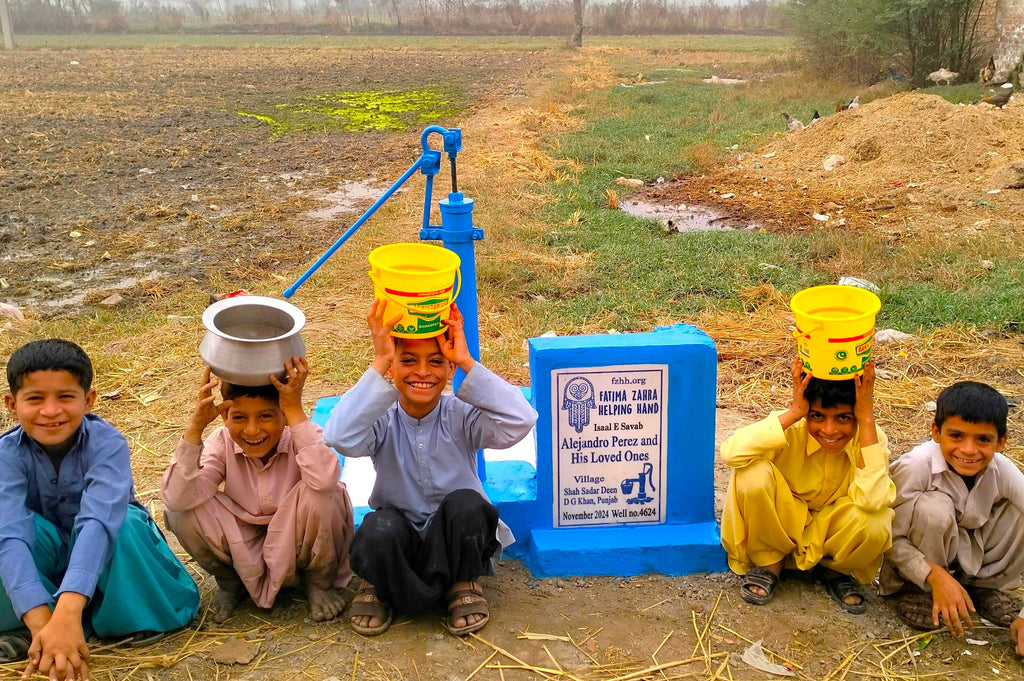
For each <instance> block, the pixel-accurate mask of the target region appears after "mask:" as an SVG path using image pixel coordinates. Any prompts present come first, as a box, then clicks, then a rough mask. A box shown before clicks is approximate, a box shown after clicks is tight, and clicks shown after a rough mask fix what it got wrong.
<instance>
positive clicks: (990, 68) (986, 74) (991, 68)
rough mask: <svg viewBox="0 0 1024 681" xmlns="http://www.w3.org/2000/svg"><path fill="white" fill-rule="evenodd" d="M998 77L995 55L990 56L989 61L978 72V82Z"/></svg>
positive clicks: (986, 81)
mask: <svg viewBox="0 0 1024 681" xmlns="http://www.w3.org/2000/svg"><path fill="white" fill-rule="evenodd" d="M995 77H996V60H995V59H994V58H993V57H989V58H988V63H987V64H985V67H984V68H983V69H981V73H979V74H978V82H980V83H988V82H989V81H991V80H992V79H993V78H995Z"/></svg>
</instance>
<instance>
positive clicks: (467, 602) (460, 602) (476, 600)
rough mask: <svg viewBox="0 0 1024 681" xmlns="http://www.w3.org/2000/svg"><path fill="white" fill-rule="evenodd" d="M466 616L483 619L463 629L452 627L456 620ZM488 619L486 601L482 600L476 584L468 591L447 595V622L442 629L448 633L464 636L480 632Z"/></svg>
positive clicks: (482, 593) (482, 596) (453, 592)
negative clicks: (481, 616)
mask: <svg viewBox="0 0 1024 681" xmlns="http://www.w3.org/2000/svg"><path fill="white" fill-rule="evenodd" d="M467 615H483V618H482V619H480V620H478V621H476V622H473V623H472V624H467V625H466V626H464V627H456V626H454V624H453V623H454V622H455V620H456V619H458V618H459V617H463V618H464V617H466V616H467ZM490 618H491V614H490V610H489V609H488V608H487V599H486V598H484V592H483V591H481V590H480V587H478V586H477V585H476V584H471V585H470V587H469V588H468V589H458V590H456V591H450V592H449V593H448V620H447V621H446V622H445V623H444V628H445V629H447V630H448V631H449V633H452V634H455V635H456V636H465V635H466V634H470V633H472V632H474V631H480V630H481V629H483V628H484V625H485V624H487V621H488V620H489V619H490Z"/></svg>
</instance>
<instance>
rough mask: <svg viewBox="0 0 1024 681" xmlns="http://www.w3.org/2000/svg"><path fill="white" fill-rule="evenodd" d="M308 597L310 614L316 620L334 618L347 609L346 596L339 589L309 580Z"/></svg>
mask: <svg viewBox="0 0 1024 681" xmlns="http://www.w3.org/2000/svg"><path fill="white" fill-rule="evenodd" d="M306 598H308V599H309V616H310V617H312V618H313V621H314V622H326V621H327V620H333V619H334V618H335V617H337V616H338V615H339V614H340V613H341V611H342V610H344V609H345V596H344V594H342V592H340V591H338V590H337V589H332V588H323V587H319V586H316V585H315V584H310V583H308V582H307V583H306Z"/></svg>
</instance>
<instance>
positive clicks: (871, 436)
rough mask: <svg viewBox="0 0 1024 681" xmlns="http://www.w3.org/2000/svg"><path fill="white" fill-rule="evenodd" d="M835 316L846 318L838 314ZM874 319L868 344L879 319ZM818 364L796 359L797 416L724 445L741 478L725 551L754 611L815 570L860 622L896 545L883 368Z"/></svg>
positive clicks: (788, 413)
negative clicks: (791, 571) (880, 395)
mask: <svg viewBox="0 0 1024 681" xmlns="http://www.w3.org/2000/svg"><path fill="white" fill-rule="evenodd" d="M823 288H824V287H823ZM827 288H840V289H847V288H850V287H827ZM858 290H859V289H858ZM840 293H845V292H840ZM865 293H867V292H865ZM799 295H800V294H797V296H799ZM853 295H854V296H856V295H859V294H856V293H855V294H853ZM872 295H873V294H872ZM797 296H794V303H795V302H796V300H797ZM836 298H837V297H836V296H834V295H832V296H830V297H829V298H828V300H830V301H835V300H836ZM876 300H877V298H876ZM840 307H841V306H840ZM794 309H795V305H794ZM875 311H877V308H876V309H875ZM829 315H831V316H842V312H837V311H836V306H835V305H833V306H832V307H829V308H828V310H827V312H826V316H829ZM870 317H871V320H870V322H869V326H868V329H870V331H871V332H872V333H871V334H868V337H867V342H870V336H872V335H873V331H874V329H873V326H874V312H872V313H871V315H870ZM800 321H801V320H800V319H799V318H798V321H797V328H798V330H799V329H800ZM805 326H807V325H805ZM825 326H826V327H827V326H828V325H827V324H826V325H825ZM820 331H821V330H820V329H817V330H815V331H814V332H813V333H812V334H811V340H812V341H814V340H816V339H815V334H817V333H820ZM827 331H828V329H827V328H826V332H827ZM863 342H864V340H863V339H862V340H861V343H863ZM854 354H856V351H854ZM810 360H811V361H810V362H808V355H807V353H804V352H801V356H798V357H797V358H796V359H794V360H793V364H792V367H791V373H792V376H793V396H792V400H791V402H790V406H789V408H788V409H787V410H785V411H781V412H773V413H771V414H770V415H769V416H767V417H766V418H765V419H763V420H761V421H759V422H757V423H754V424H752V425H749V426H747V427H745V428H741V429H739V430H737V431H736V432H735V433H734V434H733V435H732V436H731V437H730V438H729V439H728V440H726V441H725V442H724V443H723V444H722V449H721V455H722V459H723V460H724V461H725V462H726V463H728V464H729V465H730V466H732V468H733V469H734V470H733V473H732V477H731V478H730V480H729V489H728V492H727V496H726V501H725V509H724V511H723V514H722V544H723V546H724V547H725V550H726V553H727V554H728V559H729V567H730V568H732V570H733V571H734V572H736V573H737V574H740V575H743V581H742V583H741V586H740V594H741V596H742V597H743V599H744V600H746V601H747V602H749V603H753V604H755V605H763V604H765V603H767V602H768V601H769V600H771V598H772V596H773V594H774V592H775V589H776V587H777V586H778V583H779V580H780V577H781V574H782V570H783V568H795V569H797V570H813V571H814V573H815V576H816V577H817V578H818V579H819V581H821V583H822V585H823V586H824V587H825V589H826V591H828V593H829V595H830V596H832V598H833V599H834V600H835V601H836V602H837V603H838V604H839V606H840V607H841V608H843V610H845V611H847V612H849V613H853V614H859V613H862V612H864V610H865V609H866V602H865V595H864V589H863V586H862V585H864V584H869V583H871V582H872V581H873V580H874V579H875V574H876V573H877V571H878V567H879V565H880V563H881V561H882V553H883V552H884V551H885V550H886V549H888V548H889V546H890V545H891V534H892V530H891V527H892V517H893V512H892V509H891V508H890V506H891V504H892V502H893V499H894V498H895V496H896V488H895V486H894V485H893V483H892V481H891V480H890V479H889V475H888V470H887V468H888V464H889V448H888V443H887V439H886V437H885V434H884V433H883V432H882V431H881V429H880V428H878V427H877V426H876V425H875V416H874V406H873V402H874V383H875V372H874V366H873V364H872V363H870V362H869V361H868V359H867V357H865V358H864V361H863V366H857V367H856V369H850V370H848V371H847V372H841V373H839V372H831V369H832V368H835V367H834V365H831V364H830V365H829V366H828V368H827V369H826V366H825V363H824V362H823V360H821V359H817V358H816V357H815V356H813V355H812V356H810ZM857 362H858V364H860V361H859V360H857ZM847 366H850V367H852V366H853V365H852V364H843V365H842V367H847ZM805 370H807V371H805ZM840 371H841V369H840ZM857 371H860V372H861V373H860V375H857V376H855V377H854V378H847V376H849V375H850V374H852V373H855V372H857ZM812 373H813V374H814V375H813V376H812ZM819 374H822V375H823V376H819ZM837 374H838V375H839V377H840V380H836V375H837Z"/></svg>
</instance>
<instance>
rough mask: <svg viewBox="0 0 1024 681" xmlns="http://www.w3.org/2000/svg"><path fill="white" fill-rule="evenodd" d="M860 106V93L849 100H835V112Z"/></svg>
mask: <svg viewBox="0 0 1024 681" xmlns="http://www.w3.org/2000/svg"><path fill="white" fill-rule="evenodd" d="M858 106H860V95H857V96H856V97H854V98H853V99H851V100H850V101H849V102H846V103H843V102H842V101H839V102H836V113H839V112H840V111H849V110H850V109H856V108H857V107H858Z"/></svg>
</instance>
